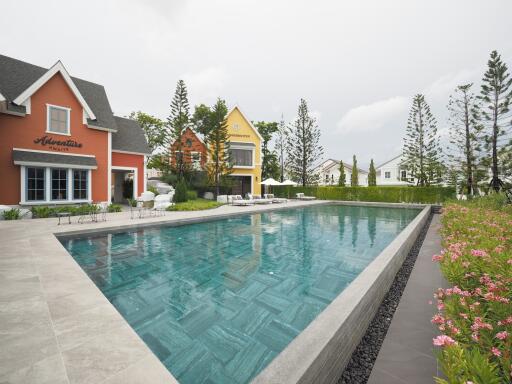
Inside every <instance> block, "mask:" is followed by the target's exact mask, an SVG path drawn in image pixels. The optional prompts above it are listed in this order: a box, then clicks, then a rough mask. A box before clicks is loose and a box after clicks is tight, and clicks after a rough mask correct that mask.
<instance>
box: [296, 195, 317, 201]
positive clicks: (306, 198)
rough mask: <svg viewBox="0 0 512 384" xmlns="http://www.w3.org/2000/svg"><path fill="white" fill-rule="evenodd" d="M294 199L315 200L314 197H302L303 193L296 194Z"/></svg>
mask: <svg viewBox="0 0 512 384" xmlns="http://www.w3.org/2000/svg"><path fill="white" fill-rule="evenodd" d="M296 197H297V199H299V200H315V199H316V197H315V196H304V194H303V193H297V194H296Z"/></svg>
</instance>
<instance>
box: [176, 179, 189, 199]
mask: <svg viewBox="0 0 512 384" xmlns="http://www.w3.org/2000/svg"><path fill="white" fill-rule="evenodd" d="M185 201H187V184H186V183H185V181H183V180H180V181H178V183H177V184H176V191H175V192H174V202H175V203H184V202H185Z"/></svg>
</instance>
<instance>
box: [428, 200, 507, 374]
mask: <svg viewBox="0 0 512 384" xmlns="http://www.w3.org/2000/svg"><path fill="white" fill-rule="evenodd" d="M442 224H443V226H442V238H443V251H442V252H441V253H440V254H439V255H434V256H433V257H432V260H433V261H434V262H438V263H440V267H441V271H442V273H443V275H444V276H445V278H446V280H447V281H448V282H449V283H450V284H451V287H450V288H447V289H443V288H439V289H438V290H437V292H436V293H435V295H434V297H435V299H436V300H437V303H436V304H437V309H438V313H436V314H435V315H434V316H433V318H432V320H431V321H432V323H433V324H435V325H436V326H437V327H438V329H439V332H440V334H439V336H437V337H436V338H434V340H433V344H434V346H436V347H438V360H439V362H440V366H441V369H442V371H443V374H444V375H445V377H446V379H442V378H436V382H437V383H443V384H446V383H449V384H452V383H453V384H455V383H466V382H473V383H482V384H484V383H486V384H487V383H489V384H493V383H512V375H511V372H512V356H511V355H512V303H511V300H512V214H509V213H508V212H507V213H506V212H504V211H502V210H489V209H482V208H480V207H478V206H475V205H472V204H471V203H468V204H466V205H461V204H449V205H447V206H446V207H445V209H444V210H443V216H442Z"/></svg>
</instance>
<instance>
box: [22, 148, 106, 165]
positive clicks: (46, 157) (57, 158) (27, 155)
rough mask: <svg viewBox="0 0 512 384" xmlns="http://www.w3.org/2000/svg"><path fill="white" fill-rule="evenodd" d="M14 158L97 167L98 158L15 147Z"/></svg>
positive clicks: (43, 162)
mask: <svg viewBox="0 0 512 384" xmlns="http://www.w3.org/2000/svg"><path fill="white" fill-rule="evenodd" d="M12 159H13V161H14V162H15V163H16V162H20V161H22V162H31V163H40V164H67V165H78V166H87V167H96V166H97V165H98V164H97V163H96V158H94V157H90V156H80V155H67V154H66V155H61V154H59V153H42V152H32V151H23V150H19V149H13V151H12Z"/></svg>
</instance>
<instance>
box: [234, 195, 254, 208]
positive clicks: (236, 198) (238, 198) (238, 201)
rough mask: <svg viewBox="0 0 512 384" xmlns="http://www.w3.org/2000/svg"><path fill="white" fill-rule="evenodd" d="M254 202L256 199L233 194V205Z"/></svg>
mask: <svg viewBox="0 0 512 384" xmlns="http://www.w3.org/2000/svg"><path fill="white" fill-rule="evenodd" d="M253 204H254V200H245V199H243V198H242V196H241V195H233V196H231V205H238V206H246V205H253Z"/></svg>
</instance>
